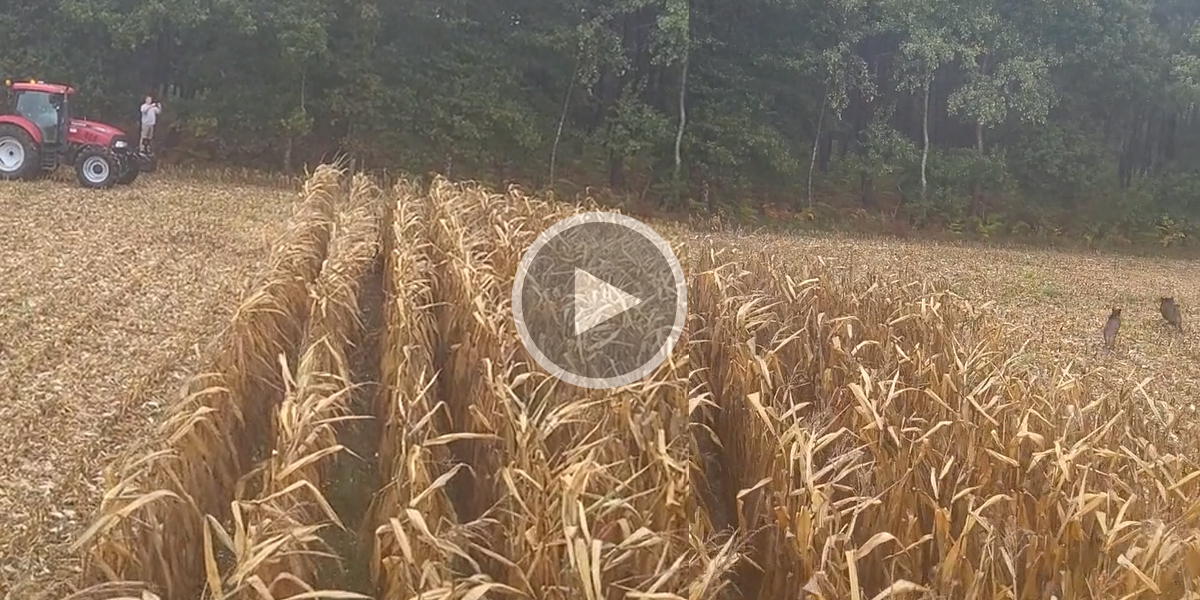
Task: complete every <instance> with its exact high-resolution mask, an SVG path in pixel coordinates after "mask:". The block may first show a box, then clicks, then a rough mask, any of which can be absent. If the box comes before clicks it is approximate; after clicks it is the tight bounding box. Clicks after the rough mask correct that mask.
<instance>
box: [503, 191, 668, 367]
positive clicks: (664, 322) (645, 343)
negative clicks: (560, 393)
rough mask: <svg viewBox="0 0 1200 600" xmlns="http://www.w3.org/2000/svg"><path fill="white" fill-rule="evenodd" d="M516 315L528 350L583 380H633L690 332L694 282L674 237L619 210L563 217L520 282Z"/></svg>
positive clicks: (530, 257)
mask: <svg viewBox="0 0 1200 600" xmlns="http://www.w3.org/2000/svg"><path fill="white" fill-rule="evenodd" d="M512 306H513V319H514V321H515V323H516V327H517V333H518V334H519V335H520V337H521V342H522V343H524V345H525V349H526V350H527V351H528V352H529V355H530V356H531V357H532V358H533V360H534V361H536V362H537V364H538V365H540V366H541V367H542V368H543V369H546V371H548V372H549V373H550V374H551V375H553V376H555V377H557V378H559V379H561V380H563V381H565V382H567V383H570V384H572V385H577V386H579V387H585V388H593V389H601V388H614V387H620V386H623V385H628V384H630V383H633V382H635V381H637V380H639V379H642V378H644V377H646V376H647V375H649V374H650V373H652V372H653V371H654V370H655V369H657V368H658V367H659V365H661V364H662V363H663V361H665V360H666V359H667V357H668V356H669V355H670V354H671V351H672V350H673V349H674V347H675V344H676V343H678V342H679V338H680V337H681V336H682V335H683V327H684V323H685V322H686V319H687V281H686V280H685V279H684V275H683V267H682V266H681V265H680V264H679V259H678V258H677V257H676V256H675V253H674V252H673V251H672V250H671V246H670V244H668V243H667V241H666V240H664V239H663V238H662V236H660V235H658V233H656V232H655V231H654V230H653V229H651V228H650V227H648V226H646V225H645V224H644V223H642V222H640V221H638V220H637V219H633V218H631V217H627V216H625V215H620V214H617V213H610V212H589V213H583V214H579V215H574V216H571V217H568V218H566V219H563V220H561V221H559V222H557V223H555V224H554V225H552V226H550V228H549V229H547V230H546V231H544V232H542V234H541V235H539V236H538V237H537V239H535V240H534V242H533V244H532V245H530V247H529V249H528V250H527V251H526V252H525V256H524V257H523V258H522V259H521V263H520V264H519V265H518V267H517V273H516V278H515V279H514V281H513V295H512Z"/></svg>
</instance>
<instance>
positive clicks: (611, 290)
mask: <svg viewBox="0 0 1200 600" xmlns="http://www.w3.org/2000/svg"><path fill="white" fill-rule="evenodd" d="M641 303H642V300H641V299H640V298H634V297H633V296H630V295H629V294H626V293H625V292H622V291H621V290H619V289H617V288H615V287H613V286H611V285H608V284H607V283H604V282H603V281H601V280H600V278H598V277H596V276H595V275H592V274H591V273H588V272H587V271H584V270H583V269H580V268H578V267H576V268H575V335H576V336H578V335H579V334H581V333H584V332H586V331H587V330H589V329H591V328H593V327H595V326H597V325H599V324H601V323H603V322H605V321H607V320H609V319H611V318H613V317H615V316H617V315H619V314H621V313H623V312H625V311H627V310H629V309H631V308H633V307H635V306H637V305H639V304H641Z"/></svg>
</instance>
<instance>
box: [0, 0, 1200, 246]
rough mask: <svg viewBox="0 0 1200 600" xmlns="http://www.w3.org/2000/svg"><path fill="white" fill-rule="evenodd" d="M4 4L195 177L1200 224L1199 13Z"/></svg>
mask: <svg viewBox="0 0 1200 600" xmlns="http://www.w3.org/2000/svg"><path fill="white" fill-rule="evenodd" d="M0 6H2V8H0V23H2V25H0V48H3V49H4V50H3V52H0V71H2V72H3V73H5V74H7V75H11V76H14V77H30V76H33V77H38V78H41V79H45V80H63V81H66V82H69V83H72V84H74V85H76V86H77V87H78V88H79V89H80V91H81V94H80V98H79V100H80V101H81V102H82V104H83V105H84V106H85V108H86V111H87V116H89V117H93V118H101V119H105V120H109V121H112V122H114V123H117V124H126V125H132V123H133V122H134V119H135V118H136V115H137V106H138V104H139V99H140V97H141V96H142V95H143V94H145V93H147V92H150V93H154V94H157V95H159V96H160V97H161V98H162V100H163V105H164V109H165V115H164V123H163V127H162V128H160V129H168V130H169V131H168V132H162V133H160V134H159V138H160V140H159V141H160V144H162V145H164V146H166V147H168V150H172V149H173V150H172V151H173V152H175V154H176V155H178V156H185V157H190V158H191V159H194V160H217V161H222V162H228V163H232V164H240V165H246V166H255V167H265V168H275V169H296V168H298V167H299V166H300V165H302V164H304V163H309V162H311V161H314V160H319V159H321V158H322V157H328V156H331V155H332V154H333V153H336V152H348V153H350V154H352V155H353V156H355V157H357V159H358V160H359V161H360V164H364V165H367V166H370V167H375V168H384V167H386V168H391V169H403V170H406V171H412V172H419V173H426V172H429V171H432V170H437V171H442V172H447V171H448V172H449V173H450V174H451V175H452V176H455V177H472V178H493V179H507V180H521V181H525V182H528V183H531V184H534V185H545V184H547V183H548V182H550V181H551V180H553V181H554V182H555V184H556V185H559V186H576V187H581V186H583V185H606V186H611V187H614V188H617V189H622V190H625V191H628V192H631V193H633V194H636V195H638V196H641V197H645V198H649V199H651V200H653V201H661V202H664V203H671V202H672V201H673V200H679V199H691V200H692V201H693V202H694V204H693V205H691V206H692V208H694V209H697V210H699V209H705V208H720V207H722V205H726V206H728V207H732V209H734V210H739V209H746V208H747V207H754V206H757V205H761V204H765V203H770V204H772V205H774V206H776V207H784V208H790V209H793V210H803V209H805V208H809V207H816V208H817V209H820V208H821V207H824V206H826V205H829V204H833V205H836V206H841V207H854V208H857V207H859V206H861V207H862V208H866V209H869V210H871V211H872V212H874V211H877V210H882V211H883V212H885V213H887V212H890V211H893V210H895V208H896V206H897V204H899V206H900V210H901V212H900V214H901V215H903V216H904V218H907V219H908V220H910V221H912V222H913V223H915V224H918V225H924V224H928V225H934V226H941V227H947V228H951V229H953V228H964V229H973V230H975V231H981V232H987V231H988V230H990V229H993V228H1005V229H1007V228H1011V229H1013V230H1014V231H1016V230H1018V229H1021V228H1024V229H1027V230H1029V231H1030V232H1031V233H1037V232H1041V233H1043V234H1047V235H1053V234H1052V233H1048V232H1052V231H1053V230H1054V229H1056V228H1059V229H1061V228H1063V227H1068V228H1076V229H1078V228H1081V227H1083V228H1086V229H1087V231H1084V232H1083V233H1085V234H1086V235H1091V236H1097V237H1122V236H1132V235H1140V234H1139V232H1146V231H1150V232H1157V235H1160V236H1165V238H1170V237H1171V236H1172V235H1174V234H1173V233H1172V232H1173V231H1175V230H1176V229H1179V228H1182V227H1184V225H1183V223H1184V220H1186V219H1188V218H1189V217H1193V216H1200V173H1198V172H1197V168H1198V167H1200V119H1198V118H1197V100H1198V99H1200V2H1196V1H1195V0H959V1H957V2H950V1H946V0H827V1H824V0H823V1H815V0H695V1H692V2H687V3H685V2H684V0H595V1H579V0H537V1H534V0H438V1H428V0H390V1H389V0H289V1H287V2H283V1H280V0H202V1H199V2H197V1H195V0H44V1H41V2H27V1H18V0H0ZM1193 220H1195V221H1197V222H1200V218H1195V219H1193ZM1084 221H1086V222H1087V223H1088V224H1087V225H1086V226H1085V225H1080V223H1083V222H1084Z"/></svg>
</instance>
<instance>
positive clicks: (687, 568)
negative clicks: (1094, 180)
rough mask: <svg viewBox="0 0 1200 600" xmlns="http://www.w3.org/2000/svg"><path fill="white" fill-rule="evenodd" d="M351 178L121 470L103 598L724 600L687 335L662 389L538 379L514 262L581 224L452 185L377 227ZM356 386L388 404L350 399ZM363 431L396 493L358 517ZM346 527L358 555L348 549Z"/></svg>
mask: <svg viewBox="0 0 1200 600" xmlns="http://www.w3.org/2000/svg"><path fill="white" fill-rule="evenodd" d="M340 177H341V174H340V173H339V172H338V171H336V170H335V169H333V168H330V167H322V168H321V169H319V170H318V171H317V172H316V173H315V174H314V175H313V177H312V178H311V179H310V180H309V181H308V183H307V184H306V192H305V195H304V199H303V200H302V201H301V203H300V204H299V205H298V208H297V211H296V213H295V215H294V217H293V222H292V226H291V228H290V235H289V237H288V238H286V239H284V240H282V241H281V243H280V246H279V247H278V248H277V251H276V256H277V258H276V260H275V262H274V263H273V265H274V266H273V268H272V269H269V273H271V275H269V276H268V278H267V279H266V280H265V281H264V283H263V284H262V285H261V286H260V287H259V289H258V290H257V291H255V292H252V293H251V294H250V295H249V296H248V297H247V299H246V300H245V301H244V303H243V308H242V309H241V310H239V313H238V316H237V317H236V318H235V320H234V322H233V323H232V325H231V327H230V328H229V330H228V331H227V332H226V333H225V334H224V336H223V337H222V338H221V340H222V342H221V343H220V344H219V345H216V346H214V347H213V349H212V350H210V352H209V356H210V361H211V364H212V365H213V367H214V368H213V369H211V370H212V371H216V372H217V373H218V374H216V375H211V376H208V377H207V378H200V379H198V380H197V383H195V384H194V385H193V386H192V389H191V391H190V394H189V395H188V397H187V399H185V400H184V401H182V402H181V403H180V404H179V405H178V406H177V407H176V408H175V409H174V415H175V416H174V417H173V418H172V419H171V420H169V421H168V422H167V423H166V424H165V425H164V427H163V430H162V433H161V435H160V438H159V439H158V440H156V441H155V442H154V444H155V445H156V448H157V449H156V450H155V451H153V452H149V453H147V452H145V451H143V452H142V455H141V456H138V455H133V454H131V456H130V458H129V460H128V461H127V462H126V463H125V464H123V465H121V466H118V467H114V470H113V472H112V473H111V474H110V477H109V482H108V483H109V485H110V490H109V493H108V494H107V495H106V497H105V503H104V507H103V510H102V512H101V515H100V516H99V517H98V519H97V521H96V522H95V524H94V525H93V527H92V528H91V529H90V530H89V531H88V532H87V534H86V535H84V536H82V537H81V539H80V540H79V541H78V543H77V546H78V547H79V548H80V549H81V550H82V551H83V552H84V553H85V555H86V556H87V557H88V558H89V569H88V573H87V582H86V583H89V584H93V583H98V582H101V581H107V582H110V583H100V584H99V585H100V586H104V585H107V586H109V587H110V589H115V588H112V587H111V586H113V585H115V584H113V583H111V582H119V581H125V582H142V583H141V585H144V586H145V587H146V588H150V589H153V590H155V592H156V593H158V594H160V595H161V596H162V597H164V598H166V599H168V600H173V599H175V598H180V599H188V600H191V599H194V598H201V597H204V598H208V597H213V598H235V597H237V598H285V597H288V596H291V595H294V594H299V593H302V592H311V591H312V590H320V589H325V590H328V589H354V590H357V591H364V592H371V593H373V597H375V598H379V599H380V600H388V599H402V600H409V599H410V598H414V597H422V598H464V597H465V598H482V597H484V595H485V594H486V596H487V597H493V596H496V595H510V596H512V597H527V598H546V599H550V598H564V599H565V598H584V597H586V598H592V599H594V600H599V599H600V598H614V599H615V598H621V597H627V596H628V597H659V598H678V597H693V598H697V599H699V598H703V597H707V596H708V595H709V594H708V593H707V592H706V591H705V588H704V586H706V585H709V584H710V583H711V584H712V585H715V584H716V583H719V581H718V579H719V577H718V576H719V575H720V573H721V568H719V567H720V565H719V564H714V563H711V562H709V563H706V562H705V560H706V553H707V552H708V550H707V549H706V548H705V547H704V544H703V542H702V540H700V539H698V538H696V537H694V536H692V535H690V532H689V516H690V514H691V512H692V510H691V508H692V507H690V506H689V495H690V470H689V468H688V465H689V461H688V456H689V453H690V450H689V437H688V436H687V435H685V434H686V420H685V419H686V411H687V396H686V394H687V387H686V386H687V378H686V374H687V372H688V371H687V369H688V366H687V365H688V361H687V347H686V337H685V339H684V340H683V342H684V343H681V344H679V345H677V346H676V348H675V352H674V354H672V355H671V357H670V358H669V360H668V361H667V362H666V363H664V364H663V365H662V366H661V367H660V368H659V369H658V370H657V371H656V372H655V373H654V374H652V375H651V376H650V377H647V378H646V379H645V380H643V381H641V382H638V383H635V384H632V385H629V386H626V387H624V388H620V389H616V390H586V389H582V388H574V387H572V386H568V385H566V384H562V383H561V382H558V381H557V380H555V379H552V378H551V377H549V376H548V375H547V374H546V373H545V372H544V371H543V370H541V369H540V368H538V367H537V366H536V365H535V364H534V363H533V362H532V361H531V360H529V358H528V356H527V355H526V352H525V350H524V348H523V346H522V344H521V342H520V339H519V337H518V335H517V333H516V330H515V326H514V323H513V320H512V316H511V310H510V306H509V304H510V298H511V287H512V282H513V278H514V275H515V273H516V269H517V263H518V261H519V260H520V258H521V256H522V254H523V253H524V251H525V249H526V248H527V247H528V246H529V244H530V243H531V242H532V241H533V239H534V238H535V237H536V236H537V235H538V234H539V233H540V232H541V231H542V230H543V229H544V228H545V227H547V226H549V225H550V224H552V223H553V222H555V221H557V220H559V219H560V218H562V217H564V216H567V215H568V214H571V213H573V212H575V211H577V210H578V208H575V207H564V206H562V205H558V204H551V203H547V202H543V201H541V200H539V199H536V198H530V197H527V196H525V195H523V194H521V193H520V192H519V191H517V190H516V189H510V190H509V191H508V193H506V194H493V193H489V192H487V191H486V190H484V189H483V188H480V187H478V186H475V185H471V184H461V185H455V184H451V183H450V182H448V181H446V180H443V179H438V180H435V181H434V182H433V184H432V185H431V186H430V187H429V188H428V189H421V188H419V187H418V186H416V185H413V184H411V183H409V182H404V181H402V182H400V183H399V184H397V185H396V186H395V187H394V188H393V189H392V190H391V192H390V197H388V198H386V200H385V202H386V206H381V205H380V196H381V194H380V193H379V191H378V190H377V189H375V188H373V187H372V186H371V185H370V184H369V182H367V181H366V180H365V179H363V178H358V179H356V180H355V181H354V186H353V190H354V191H353V192H352V193H351V194H349V195H348V196H347V195H345V194H344V193H342V192H341V191H339V190H342V189H344V188H341V187H339V184H338V180H339V178H340ZM380 213H382V214H383V215H384V222H383V223H382V224H380V223H378V215H379V214H380ZM335 215H336V216H335ZM667 237H668V239H672V238H673V239H676V240H682V239H683V237H682V236H678V235H668V236H667ZM379 251H382V252H383V253H384V256H383V268H382V269H374V268H372V265H373V264H374V263H375V257H376V254H377V252H379ZM676 252H677V254H678V255H680V256H686V255H685V253H683V252H682V248H681V247H679V246H678V245H677V249H676ZM326 257H327V258H326ZM373 277H380V278H381V279H382V281H367V280H368V279H369V278H373ZM367 284H371V285H379V286H381V287H382V288H383V290H384V295H385V303H384V309H383V318H382V321H383V324H382V329H383V331H382V332H379V336H380V337H381V338H382V340H383V342H382V344H381V351H380V352H379V353H378V356H377V357H376V360H377V362H378V377H379V381H377V382H364V381H362V380H361V374H358V376H359V377H360V379H359V380H357V381H355V380H354V379H355V376H356V374H354V373H352V372H351V370H352V369H351V368H350V367H349V366H348V362H350V361H349V360H348V355H349V354H350V350H351V349H352V348H355V347H356V346H359V345H361V344H362V343H363V340H365V339H367V338H368V337H371V334H373V333H374V332H368V331H365V330H364V327H363V323H362V322H361V321H360V317H361V315H360V314H359V313H358V312H357V309H356V308H355V306H356V305H357V304H358V302H357V296H358V295H359V294H360V292H361V291H362V290H364V289H367V287H366V286H367ZM252 308H257V309H258V310H257V311H252V310H250V309H252ZM564 317H565V315H561V314H556V315H554V317H553V318H556V319H562V318H564ZM359 384H375V385H377V389H376V391H377V393H374V394H373V395H372V396H371V397H372V398H373V402H369V403H367V405H365V406H364V405H362V404H361V403H358V402H351V401H350V397H351V395H354V394H357V393H358V390H359V389H363V390H366V389H368V388H367V386H366V385H361V386H360V385H359ZM362 418H374V419H377V420H379V421H382V423H381V427H379V428H377V429H376V431H379V432H380V433H378V434H376V435H377V436H378V439H375V440H373V441H371V444H370V445H371V447H372V448H376V449H377V452H376V454H375V456H364V457H363V458H364V459H366V460H373V461H375V462H376V463H377V464H375V465H374V470H375V472H378V473H380V474H381V476H382V479H383V481H382V482H381V483H379V484H375V483H374V482H371V483H370V485H369V487H366V486H367V485H368V484H367V483H365V482H366V480H365V479H364V480H363V481H358V482H355V483H354V485H359V486H363V487H359V488H356V489H354V490H353V492H352V494H351V495H355V496H358V497H360V498H372V503H371V507H370V510H369V511H366V512H365V516H361V515H360V516H355V517H353V520H348V519H347V515H346V514H340V513H338V511H337V510H335V509H334V507H333V505H332V503H330V502H327V501H326V500H325V499H326V498H327V497H329V494H330V491H331V489H333V488H337V487H338V486H339V485H347V484H346V482H345V480H344V478H341V477H340V476H339V474H338V473H336V472H334V471H332V470H331V464H334V463H332V461H333V459H334V458H335V456H341V455H345V454H346V452H345V451H344V448H345V447H346V446H348V445H349V444H348V443H347V436H351V435H359V434H361V430H360V431H358V432H357V433H354V434H352V433H351V431H352V429H353V428H351V427H348V423H347V420H349V419H362ZM343 492H344V490H343ZM341 495H346V494H344V493H343V494H341ZM231 508H232V510H230V509H231ZM331 525H332V527H331ZM341 526H344V527H345V528H347V529H349V530H350V531H352V532H357V533H358V535H359V537H360V539H359V540H358V541H359V542H360V543H358V544H349V545H345V544H340V545H339V544H337V543H332V542H331V540H332V539H333V538H335V537H337V536H335V535H333V532H335V531H336V530H337V529H338V528H339V527H341ZM726 550H728V548H726ZM333 554H337V555H338V556H337V558H340V559H342V561H345V562H346V563H355V564H368V565H369V566H370V568H369V569H367V570H366V571H367V573H366V577H369V579H368V580H364V581H356V580H353V577H352V576H351V575H350V574H349V571H343V570H342V569H340V568H339V567H338V563H337V562H335V561H332V560H327V559H332V558H333V557H332V556H331V555H333ZM728 555H729V553H728V552H726V556H727V557H728ZM102 589H103V588H102V587H94V588H92V589H91V590H90V591H89V592H88V593H91V592H96V593H102V592H101V590H102ZM122 589H123V591H124V592H126V593H127V592H128V589H125V588H122ZM103 593H107V592H103ZM327 594H328V595H326V596H324V597H341V598H351V597H362V596H360V595H358V594H352V593H350V592H339V593H337V594H333V593H328V592H327ZM646 594H649V596H645V595H646Z"/></svg>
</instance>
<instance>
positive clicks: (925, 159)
mask: <svg viewBox="0 0 1200 600" xmlns="http://www.w3.org/2000/svg"><path fill="white" fill-rule="evenodd" d="M932 83H933V74H927V75H926V76H925V110H924V111H923V114H922V117H921V140H922V144H921V200H925V199H926V197H927V192H928V190H929V182H928V180H927V179H926V178H925V173H926V169H927V168H928V165H929V86H930V84H932Z"/></svg>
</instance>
